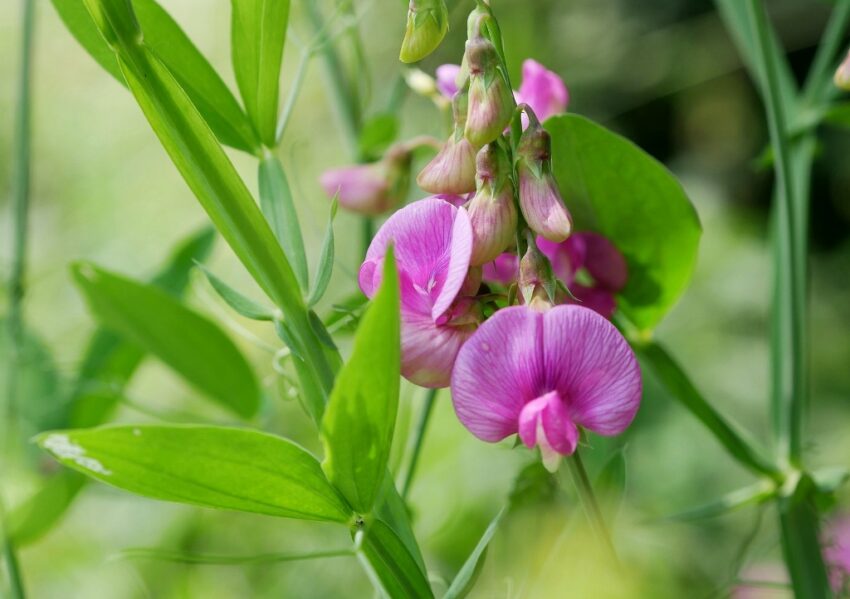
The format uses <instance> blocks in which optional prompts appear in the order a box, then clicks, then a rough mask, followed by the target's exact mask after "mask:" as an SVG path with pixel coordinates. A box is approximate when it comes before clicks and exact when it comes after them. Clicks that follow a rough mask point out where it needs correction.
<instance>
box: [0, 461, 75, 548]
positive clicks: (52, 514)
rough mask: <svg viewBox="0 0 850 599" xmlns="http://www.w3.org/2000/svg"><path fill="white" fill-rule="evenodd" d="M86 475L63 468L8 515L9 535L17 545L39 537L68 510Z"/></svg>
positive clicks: (30, 541)
mask: <svg viewBox="0 0 850 599" xmlns="http://www.w3.org/2000/svg"><path fill="white" fill-rule="evenodd" d="M85 481H86V479H85V477H83V476H81V475H79V474H77V473H76V472H72V471H70V470H63V471H62V472H58V473H56V474H54V475H53V476H52V477H51V478H50V479H48V480H47V482H45V483H44V485H43V486H42V487H41V488H39V490H38V491H36V492H35V493H34V494H33V495H32V496H30V497H28V498H27V500H26V501H24V502H23V503H21V504H20V505H18V506H17V507H16V508H15V509H14V510H12V511H11V512H10V513H9V515H8V520H7V521H8V526H9V536H10V537H11V539H12V540H13V541H14V543H15V545H18V546H21V545H26V544H27V543H32V542H33V541H37V540H38V539H39V538H41V536H42V535H44V534H45V533H46V532H47V531H48V530H50V529H51V528H52V527H53V525H54V524H55V523H56V521H57V520H58V519H59V517H60V516H61V515H62V514H64V513H65V510H67V509H68V506H69V505H71V502H72V501H74V498H75V497H76V496H77V493H78V492H79V491H80V489H81V488H82V487H83V483H85Z"/></svg>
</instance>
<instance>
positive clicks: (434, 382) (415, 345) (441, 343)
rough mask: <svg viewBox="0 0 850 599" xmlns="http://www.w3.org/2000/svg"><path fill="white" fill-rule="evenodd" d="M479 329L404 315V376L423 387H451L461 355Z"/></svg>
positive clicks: (402, 348) (412, 314) (421, 316)
mask: <svg viewBox="0 0 850 599" xmlns="http://www.w3.org/2000/svg"><path fill="white" fill-rule="evenodd" d="M474 330H475V327H454V326H441V325H438V324H435V323H434V321H433V320H432V319H431V318H429V317H428V316H425V315H422V314H417V313H414V312H404V313H403V314H402V327H401V353H402V356H403V358H402V363H401V374H402V375H403V376H404V378H406V379H407V380H409V381H410V382H412V383H415V384H417V385H419V386H421V387H431V388H439V387H447V386H448V385H449V382H450V379H451V372H452V367H453V366H454V363H455V358H456V357H457V354H458V351H459V350H460V348H461V346H462V345H463V344H464V342H465V341H466V340H467V339H469V337H470V335H472V333H473V332H474Z"/></svg>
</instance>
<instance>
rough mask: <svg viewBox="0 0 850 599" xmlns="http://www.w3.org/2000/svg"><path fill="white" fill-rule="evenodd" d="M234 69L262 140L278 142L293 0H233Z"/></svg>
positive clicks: (264, 141) (249, 113)
mask: <svg viewBox="0 0 850 599" xmlns="http://www.w3.org/2000/svg"><path fill="white" fill-rule="evenodd" d="M231 5H232V8H233V15H232V17H231V25H232V27H231V43H232V52H233V70H234V71H235V73H236V82H237V84H238V85H239V92H240V93H241V94H242V99H243V100H244V102H245V108H246V109H247V111H248V115H249V116H250V117H251V121H252V122H253V123H254V127H255V129H256V130H257V131H258V132H259V134H260V139H262V141H263V143H264V144H266V146H268V147H270V148H271V147H274V145H275V129H276V128H277V112H278V94H279V79H280V65H281V61H282V60H283V44H284V42H285V41H286V26H287V23H288V21H289V0H232V2H231Z"/></svg>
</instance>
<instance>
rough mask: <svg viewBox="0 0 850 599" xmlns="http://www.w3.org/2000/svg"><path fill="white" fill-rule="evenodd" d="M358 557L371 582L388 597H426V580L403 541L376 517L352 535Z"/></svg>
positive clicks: (412, 598)
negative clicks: (356, 546) (372, 580)
mask: <svg viewBox="0 0 850 599" xmlns="http://www.w3.org/2000/svg"><path fill="white" fill-rule="evenodd" d="M354 539H355V542H356V543H357V544H358V546H359V548H358V551H359V554H358V555H359V556H361V560H362V561H365V563H364V566H365V567H366V568H367V571H369V572H370V574H371V576H372V578H373V579H375V582H377V583H378V584H379V585H380V587H381V588H382V589H383V590H384V591H385V592H386V594H387V595H388V596H389V597H390V598H391V599H419V598H425V599H429V598H431V597H433V596H434V594H433V593H432V592H431V587H430V585H429V584H428V579H427V578H425V575H424V574H423V573H422V570H421V569H420V568H419V564H417V563H416V561H415V560H414V559H413V558H412V557H411V555H410V553H409V552H408V551H407V549H406V547H405V545H404V543H403V542H402V541H401V539H399V537H398V535H397V534H396V533H395V532H393V530H392V529H391V528H390V527H389V526H387V525H386V524H385V523H383V522H382V521H380V520H373V521H371V522H369V523H367V524H366V526H365V528H364V529H363V530H361V531H358V532H357V533H356V535H355V537H354Z"/></svg>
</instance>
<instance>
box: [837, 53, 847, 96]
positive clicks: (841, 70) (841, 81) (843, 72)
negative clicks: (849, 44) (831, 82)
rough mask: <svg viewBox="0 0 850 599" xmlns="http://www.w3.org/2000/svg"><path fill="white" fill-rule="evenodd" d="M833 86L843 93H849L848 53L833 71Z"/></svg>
mask: <svg viewBox="0 0 850 599" xmlns="http://www.w3.org/2000/svg"><path fill="white" fill-rule="evenodd" d="M835 85H837V86H838V87H840V88H841V89H843V90H845V91H850V52H848V53H847V58H845V59H844V62H842V63H841V64H840V65H839V67H838V70H837V71H835Z"/></svg>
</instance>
